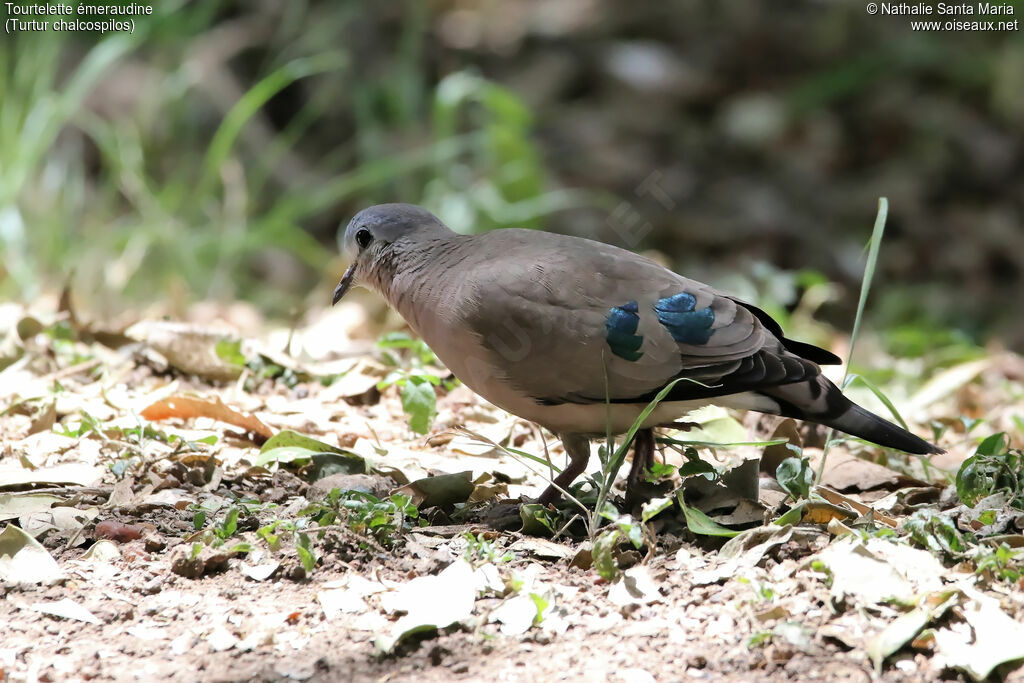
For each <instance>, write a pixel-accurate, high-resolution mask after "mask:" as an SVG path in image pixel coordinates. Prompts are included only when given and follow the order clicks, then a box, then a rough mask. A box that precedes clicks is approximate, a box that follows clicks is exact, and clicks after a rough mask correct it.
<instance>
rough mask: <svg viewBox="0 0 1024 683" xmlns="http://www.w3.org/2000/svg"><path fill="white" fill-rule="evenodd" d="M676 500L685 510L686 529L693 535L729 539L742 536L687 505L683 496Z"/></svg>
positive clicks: (678, 496)
mask: <svg viewBox="0 0 1024 683" xmlns="http://www.w3.org/2000/svg"><path fill="white" fill-rule="evenodd" d="M676 500H678V501H679V506H680V507H681V508H682V509H683V515H684V516H685V517H686V528H687V529H689V530H690V531H691V532H692V533H695V534H697V535H699V536H726V537H729V538H732V537H733V536H738V535H739V534H740V532H739V531H736V530H735V529H729V528H726V527H724V526H722V525H721V524H719V523H718V522H716V521H715V520H713V519H711V518H710V517H708V516H707V515H706V514H704V513H703V512H701V511H700V510H698V509H696V508H692V507H690V506H689V505H687V504H686V502H685V501H684V500H683V496H682V494H677V496H676Z"/></svg>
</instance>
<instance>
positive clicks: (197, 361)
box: [125, 320, 242, 380]
mask: <svg viewBox="0 0 1024 683" xmlns="http://www.w3.org/2000/svg"><path fill="white" fill-rule="evenodd" d="M125 335H127V336H128V337H129V338H130V339H134V340H135V341H138V342H140V343H142V344H145V345H146V346H148V347H149V348H151V349H153V350H154V351H156V352H157V353H159V354H160V355H161V356H163V357H164V358H166V359H167V362H168V363H169V364H170V365H171V366H173V367H174V368H176V369H178V370H180V371H181V372H184V373H185V374H189V375H196V376H198V377H204V378H206V379H210V380H232V379H235V378H237V377H238V376H239V375H240V374H241V373H242V366H241V365H239V364H237V363H232V362H229V361H228V360H225V359H224V358H222V357H221V356H220V355H219V354H218V353H217V344H218V343H224V342H229V343H230V342H236V341H237V338H238V335H237V333H235V332H234V331H233V330H217V329H212V328H209V327H201V326H198V325H192V324H188V323H177V322H168V321H163V320H143V321H140V322H137V323H135V324H134V325H132V326H131V327H129V328H128V329H127V330H126V331H125Z"/></svg>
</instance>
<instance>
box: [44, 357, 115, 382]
mask: <svg viewBox="0 0 1024 683" xmlns="http://www.w3.org/2000/svg"><path fill="white" fill-rule="evenodd" d="M100 363H101V361H100V359H99V358H92V359H90V360H86V361H82V362H81V363H77V364H75V365H71V366H68V367H66V368H64V369H62V370H55V371H54V372H51V373H50V374H48V375H43V376H42V377H40V379H41V380H42V381H44V382H47V383H48V382H52V381H54V380H60V379H67V378H68V377H72V376H74V375H77V374H79V373H82V372H88V371H89V370H92V369H93V368H95V367H97V366H99V365H100Z"/></svg>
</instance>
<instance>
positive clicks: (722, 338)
mask: <svg viewBox="0 0 1024 683" xmlns="http://www.w3.org/2000/svg"><path fill="white" fill-rule="evenodd" d="M342 243H343V245H342V246H343V250H344V251H345V252H346V254H347V255H348V256H349V257H350V258H351V259H352V263H351V265H350V266H349V268H348V269H347V270H346V271H345V273H344V275H343V276H342V278H341V281H340V282H339V283H338V285H337V287H336V288H335V290H334V297H333V303H334V304H336V303H337V302H338V301H339V300H341V298H342V297H343V296H345V294H346V292H348V291H349V289H350V288H352V287H353V286H356V285H359V286H364V287H367V288H369V289H371V290H373V291H376V292H377V293H379V294H380V295H381V296H383V297H384V298H385V299H386V300H387V302H388V304H389V305H390V306H391V307H392V308H394V309H396V310H397V311H398V313H399V314H401V316H402V317H403V318H404V319H405V321H406V322H407V323H408V325H409V327H411V328H412V330H413V331H414V332H415V333H416V334H417V335H419V336H420V337H421V338H422V339H423V340H424V341H425V342H426V343H427V345H428V346H429V347H430V348H431V349H432V350H433V351H434V353H435V354H437V357H438V358H439V359H440V360H441V362H443V363H444V364H445V365H446V366H447V367H448V369H449V370H451V371H452V373H453V374H454V375H455V376H456V377H458V378H459V380H461V381H462V383H463V384H465V385H466V386H468V387H469V388H470V389H472V390H473V391H474V392H476V393H477V394H479V395H480V396H482V397H483V398H484V399H486V400H487V401H489V402H491V403H493V404H494V405H496V406H498V407H500V408H502V409H504V410H506V411H507V412H509V413H512V414H513V415H517V416H519V417H521V418H523V419H525V420H530V421H532V422H535V423H537V424H539V425H541V426H543V427H545V428H547V429H548V430H550V431H551V432H553V433H554V434H556V435H557V436H558V437H559V439H561V441H562V445H563V447H564V449H565V452H566V454H567V456H568V463H567V465H566V467H565V468H564V469H563V470H562V471H561V473H559V474H558V475H557V476H556V477H555V478H554V480H553V481H552V482H551V484H550V486H548V488H547V489H546V490H545V491H544V492H543V493H542V494H541V496H540V498H539V499H538V500H539V502H540V503H542V504H549V503H554V502H557V501H558V500H559V499H560V497H561V494H562V493H563V492H564V491H565V490H566V489H567V488H568V486H569V485H570V484H571V483H572V482H573V481H574V480H575V479H576V478H577V477H578V476H579V475H580V474H582V472H583V471H584V469H585V468H586V465H587V462H588V461H589V458H590V441H591V439H594V438H604V437H605V435H606V434H609V433H611V434H616V435H617V434H624V433H626V432H628V431H629V430H630V428H631V426H632V425H633V423H634V422H635V421H636V420H637V419H638V418H639V417H640V415H641V413H642V412H643V411H644V409H645V408H646V407H647V406H648V404H649V403H651V402H652V400H653V399H654V398H655V397H656V396H657V395H658V394H659V392H661V391H662V390H663V389H666V387H670V388H668V390H667V393H666V394H665V396H664V397H663V398H662V400H661V402H660V403H658V404H657V405H656V407H655V408H654V410H653V411H651V412H650V413H649V415H648V416H647V417H646V418H645V419H644V421H643V422H642V424H640V425H639V429H638V430H637V431H636V434H635V438H634V442H633V451H634V455H633V463H632V466H631V469H630V473H629V476H628V480H627V493H628V492H629V491H630V490H632V489H633V488H635V487H636V485H637V483H638V482H640V481H641V480H642V478H643V476H644V474H645V472H646V470H647V468H648V467H650V465H651V464H653V462H654V455H655V438H654V432H653V429H654V428H655V427H658V426H663V425H666V424H670V423H673V422H674V421H675V420H676V419H677V418H680V417H682V416H684V415H686V414H687V413H689V412H690V411H693V410H695V409H697V408H699V407H702V406H705V405H708V404H716V405H719V406H723V407H726V408H737V409H744V410H752V411H759V412H762V413H767V414H770V415H782V416H786V417H792V418H797V419H800V420H805V421H809V422H815V423H819V424H823V425H827V426H829V427H832V428H834V429H837V430H839V431H841V432H845V433H847V434H850V435H852V436H855V437H859V438H861V439H864V440H866V441H870V442H873V443H876V444H879V445H881V446H885V447H888V448H894V449H897V450H901V451H905V452H908V453H916V454H921V455H923V454H929V453H941V452H942V451H941V450H940V449H939V448H937V447H936V446H934V445H932V444H930V443H928V442H927V441H925V440H923V439H921V438H919V437H917V436H915V435H914V434H911V433H910V432H908V431H906V430H904V429H902V428H900V427H898V426H897V425H895V424H893V423H891V422H889V421H888V420H885V419H883V418H881V417H879V416H878V415H875V414H874V413H872V412H870V411H868V410H866V409H864V408H862V407H861V406H859V405H857V404H856V403H853V402H852V401H850V400H849V399H848V398H846V397H845V396H844V395H843V393H842V391H841V390H840V389H839V388H838V387H837V386H836V385H835V384H833V383H832V382H831V381H829V380H828V379H827V378H826V377H825V376H824V375H823V374H822V372H821V367H820V366H821V365H828V364H839V363H841V360H840V359H839V358H838V357H837V356H835V355H834V354H832V353H831V352H829V351H827V350H825V349H822V348H819V347H817V346H813V345H811V344H807V343H804V342H800V341H796V340H793V339H788V338H787V337H786V336H785V335H784V334H783V331H782V328H781V327H780V325H779V324H778V323H777V322H776V321H775V320H774V319H772V318H771V317H770V316H769V315H768V314H767V313H765V312H764V311H762V310H761V309H759V308H757V307H755V306H752V305H751V304H748V303H746V302H744V301H741V300H739V299H737V298H735V297H731V296H729V295H728V294H724V293H722V292H719V291H717V290H715V289H713V288H712V287H710V286H709V285H706V284H704V283H702V282H698V281H696V280H691V279H689V278H686V277H683V276H682V275H678V274H677V273H675V272H673V271H671V270H669V269H667V268H665V267H663V266H661V265H660V264H658V263H655V262H654V261H652V260H650V259H648V258H645V257H643V256H640V255H637V254H634V253H633V252H630V251H627V250H625V249H620V248H618V247H614V246H611V245H608V244H604V243H601V242H596V241H593V240H588V239H583V238H579V237H571V236H566V235H559V234H555V233H549V232H543V231H539V230H526V229H502V230H494V231H490V232H486V233H482V234H476V235H463V234H458V233H456V232H453V231H452V230H451V229H449V228H448V227H447V226H446V225H445V224H444V223H442V222H441V221H440V220H439V219H438V218H437V217H436V216H434V215H433V214H431V213H430V212H429V211H427V210H425V209H423V208H420V207H418V206H414V205H410V204H381V205H378V206H372V207H369V208H367V209H364V210H363V211H361V212H359V213H358V214H356V215H355V216H354V217H353V218H352V220H351V222H350V223H349V224H348V227H347V228H346V229H345V233H344V237H343V240H342Z"/></svg>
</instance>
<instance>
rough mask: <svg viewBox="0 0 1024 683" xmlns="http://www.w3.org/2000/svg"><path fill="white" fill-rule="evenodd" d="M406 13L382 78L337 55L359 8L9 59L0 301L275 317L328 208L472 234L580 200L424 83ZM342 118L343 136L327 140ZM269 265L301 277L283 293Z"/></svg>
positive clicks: (481, 91)
mask: <svg viewBox="0 0 1024 683" xmlns="http://www.w3.org/2000/svg"><path fill="white" fill-rule="evenodd" d="M299 4H303V5H304V4H305V3H299ZM405 5H406V10H407V11H405V12H403V13H402V14H401V18H400V21H401V22H402V24H403V26H402V27H401V30H400V31H399V39H398V41H397V50H396V52H395V54H394V55H393V59H391V60H390V62H389V63H388V64H387V65H386V72H385V73H383V74H381V73H374V72H372V71H368V70H366V69H364V68H362V65H360V64H358V63H356V59H355V58H354V56H353V55H354V53H353V52H352V51H349V50H346V49H344V48H343V41H339V40H337V38H338V36H339V35H342V36H343V35H345V34H346V33H347V32H352V31H358V30H359V23H360V21H361V18H360V10H361V9H366V8H367V6H368V5H367V3H361V2H349V3H339V4H338V5H336V6H324V5H318V4H310V5H309V6H306V7H303V8H302V11H299V8H292V9H284V10H282V13H283V14H282V15H281V16H274V15H273V14H271V13H266V12H264V13H262V14H257V13H254V14H245V13H242V12H239V11H237V10H236V9H235V8H234V4H233V3H230V2H209V3H184V2H177V3H169V4H166V5H162V6H158V7H155V8H154V15H153V16H152V17H149V18H147V19H142V20H139V21H138V22H137V26H138V28H137V31H136V33H135V34H134V35H130V36H129V35H120V34H109V35H107V36H106V37H102V38H100V39H98V40H92V41H89V40H88V39H82V37H81V36H78V35H76V36H74V39H72V38H69V37H68V36H67V35H60V34H54V33H39V34H22V35H19V36H17V37H16V38H15V39H13V40H8V41H6V42H4V44H3V45H2V46H0V295H2V296H13V297H17V298H22V299H25V300H31V299H32V298H33V297H34V296H36V295H37V294H38V293H39V292H40V291H43V290H46V289H47V288H49V289H50V290H52V289H54V288H55V287H59V286H60V284H62V282H61V281H62V280H65V279H71V278H73V281H74V285H75V287H76V289H78V290H79V291H81V292H84V293H87V294H96V293H100V294H106V295H107V298H108V299H110V300H112V301H114V302H116V303H121V302H124V301H125V300H128V301H132V300H134V301H137V302H140V301H141V302H146V301H151V300H154V299H156V298H160V297H162V296H166V293H168V292H170V293H172V294H175V295H178V296H180V297H182V298H184V299H186V300H190V299H199V298H214V299H221V300H227V299H232V298H237V297H242V298H248V299H251V300H255V301H258V302H259V303H260V305H261V307H262V308H264V309H265V310H270V311H271V312H273V311H279V312H280V311H284V310H288V309H289V308H290V307H291V306H292V304H291V303H290V302H293V301H294V300H295V298H296V296H297V293H298V292H302V291H304V290H305V289H308V288H309V287H312V286H313V285H314V284H315V283H317V282H318V281H319V277H320V275H321V273H323V271H324V270H325V268H326V266H327V264H328V261H329V257H330V253H331V252H330V247H329V246H325V245H324V244H323V242H322V239H323V237H325V236H326V234H327V233H328V232H329V230H324V229H320V230H316V229H313V228H315V227H316V226H311V223H315V222H317V221H319V222H320V223H321V225H322V224H323V223H324V222H326V223H328V224H329V225H336V224H337V218H336V216H337V212H338V211H339V207H345V206H352V207H358V206H361V205H366V204H370V203H375V202H378V201H396V200H399V199H400V200H404V201H411V202H417V203H422V204H425V205H427V206H429V207H431V208H433V209H434V210H436V211H437V212H438V213H440V214H441V215H442V216H444V217H445V219H446V220H448V221H449V222H450V223H451V224H452V225H453V227H455V228H456V229H461V230H485V229H489V228H492V227H499V226H504V225H512V224H517V225H524V224H525V225H537V224H538V219H539V217H541V216H542V215H544V214H545V213H548V212H551V211H554V210H557V209H559V208H562V207H564V206H569V205H572V204H573V203H578V202H579V201H581V198H580V197H579V196H578V195H576V194H574V193H569V192H553V193H546V192H545V186H546V182H545V172H544V168H543V165H542V163H541V160H540V154H539V153H538V151H537V149H536V148H535V146H534V143H533V141H532V140H531V138H530V137H529V135H530V129H531V123H532V121H531V116H530V113H529V110H528V108H527V107H526V106H525V105H524V104H523V103H522V102H521V101H520V100H519V99H518V98H517V97H516V96H515V95H514V94H513V93H511V91H509V90H507V89H505V88H502V87H500V86H498V85H496V84H494V83H492V82H490V81H488V80H486V79H484V78H482V77H480V76H478V75H475V74H473V73H468V72H461V71H457V72H455V73H452V74H450V75H449V76H447V77H445V78H443V79H442V80H441V82H440V84H439V85H438V86H437V87H436V89H428V88H427V87H426V86H425V83H426V80H427V74H426V73H425V69H426V67H425V66H424V65H423V64H422V61H421V60H420V59H419V55H420V51H421V46H420V45H418V42H419V41H422V39H423V38H422V36H423V31H424V22H425V21H426V13H425V10H424V9H422V4H421V3H416V2H408V3H405ZM289 17H291V18H292V20H291V21H289ZM310 18H314V19H322V20H323V22H325V23H324V24H323V25H322V24H321V23H320V22H319V21H313V22H310ZM269 20H276V21H275V22H274V25H273V26H267V25H266V22H267V21H269ZM325 25H329V26H333V27H334V30H333V31H328V30H326V29H325V28H324V26H325ZM257 47H259V48H261V49H260V51H259V54H260V56H261V58H259V59H253V58H247V59H245V60H244V62H239V63H234V62H232V60H236V61H238V60H237V59H236V58H237V56H238V55H239V54H244V53H246V51H249V50H254V49H255V48H257ZM71 63H77V65H75V66H73V67H70V68H69V67H68V64H71ZM229 63H230V64H231V66H232V67H233V68H232V69H229V68H228V65H229ZM253 65H256V71H255V73H253V74H252V75H251V76H250V78H248V79H244V80H243V79H242V78H236V77H234V76H233V75H232V74H233V71H237V70H240V69H244V68H252V67H253ZM243 82H244V83H246V85H245V86H243V85H242V83H243ZM122 105H123V106H122ZM339 107H343V108H346V109H347V110H346V111H344V112H342V113H341V115H339V112H338V108H339ZM280 112H284V114H281V113H280ZM282 116H284V117H285V118H286V120H285V121H284V122H283V123H282V122H279V121H274V124H275V125H269V124H268V121H269V120H271V119H274V118H281V117H282ZM339 119H341V120H345V121H347V122H348V124H349V126H348V130H346V131H345V132H344V133H343V134H341V135H339V134H334V135H333V136H324V135H322V134H321V133H322V131H323V130H324V129H329V128H332V127H335V126H336V122H337V121H338V120H339ZM325 137H326V138H327V140H328V141H329V143H330V146H328V147H326V148H325V147H323V146H320V144H321V143H320V141H321V140H323V139H324V138H325ZM311 141H312V142H311ZM311 147H312V149H313V150H315V153H310V152H309V150H310V148H311ZM318 232H319V233H320V237H321V240H318V239H317V237H316V236H315V234H316V233H318ZM282 255H283V256H282ZM281 264H284V265H285V266H288V265H291V266H293V267H292V268H291V270H292V271H295V272H297V273H298V275H297V276H296V277H293V278H292V279H291V280H288V281H287V282H285V283H284V285H285V286H284V287H276V286H275V285H278V284H280V276H279V272H280V271H281V270H282V269H281V268H279V266H280V265H281ZM284 270H287V269H284ZM268 271H270V272H269V274H268ZM275 271H278V274H275Z"/></svg>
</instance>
